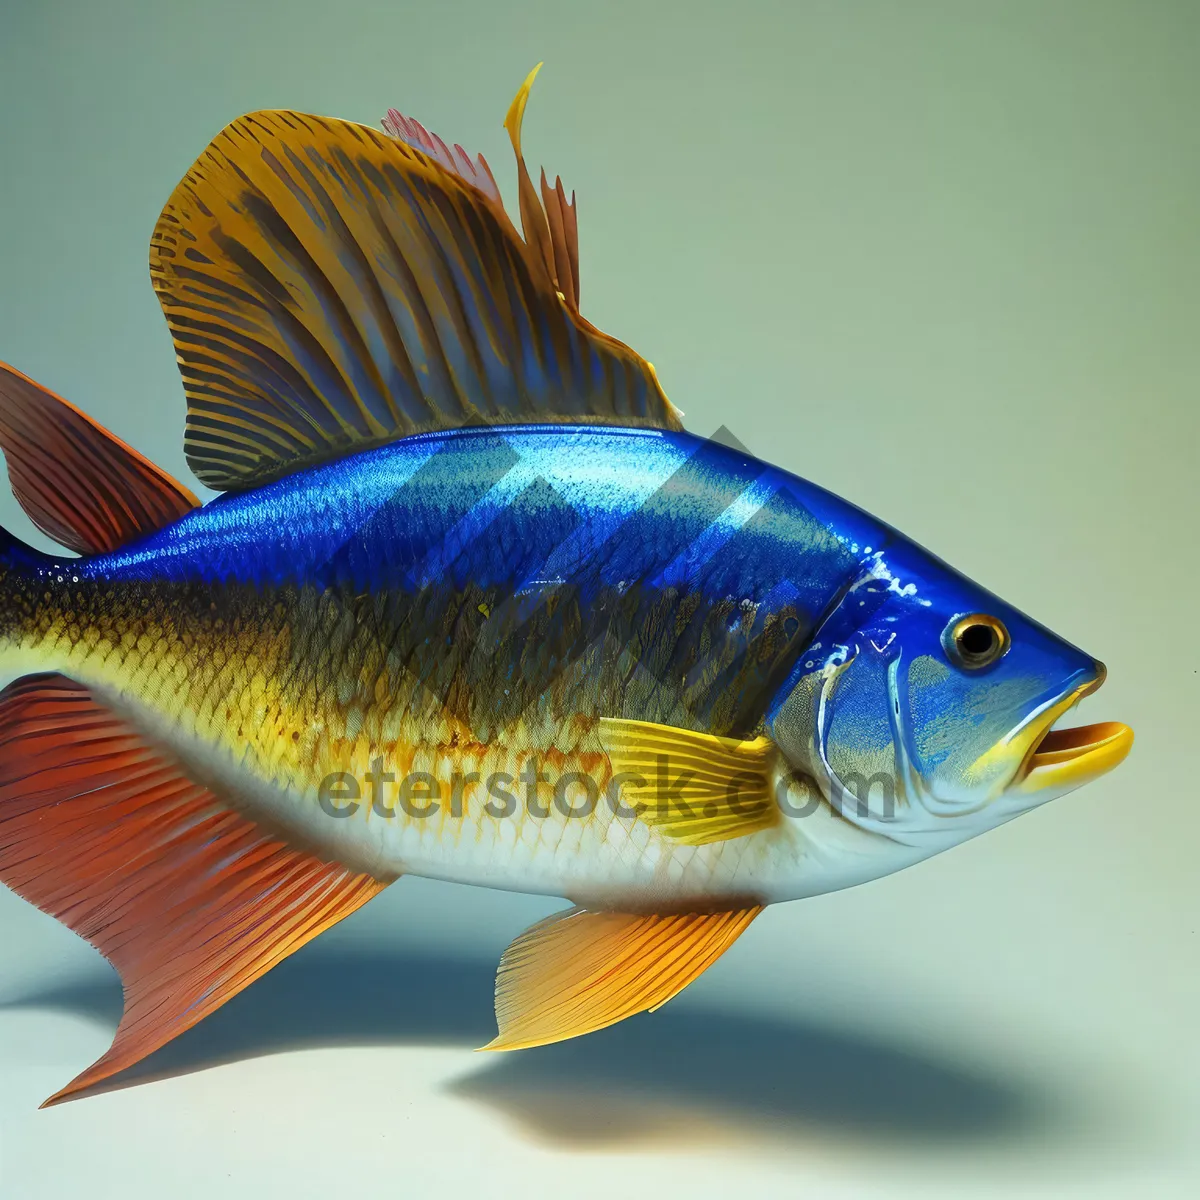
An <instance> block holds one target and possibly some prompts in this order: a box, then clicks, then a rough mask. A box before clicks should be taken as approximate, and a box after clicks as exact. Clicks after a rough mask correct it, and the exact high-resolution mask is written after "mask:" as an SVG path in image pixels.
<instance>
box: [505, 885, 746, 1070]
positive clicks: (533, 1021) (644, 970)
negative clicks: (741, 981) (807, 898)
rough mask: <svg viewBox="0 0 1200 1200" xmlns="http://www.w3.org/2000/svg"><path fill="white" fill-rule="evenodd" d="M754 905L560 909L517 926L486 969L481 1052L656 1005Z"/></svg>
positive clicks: (537, 1041) (708, 961) (524, 1044)
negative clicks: (489, 1022)
mask: <svg viewBox="0 0 1200 1200" xmlns="http://www.w3.org/2000/svg"><path fill="white" fill-rule="evenodd" d="M761 911H762V908H761V906H757V905H755V906H751V907H748V908H740V909H737V910H736V911H730V912H712V913H674V914H669V915H639V914H635V913H620V912H588V911H586V910H585V909H582V908H574V909H570V910H568V911H567V912H565V913H558V914H556V915H555V916H553V917H550V918H548V919H547V920H545V921H542V922H541V923H540V924H538V925H534V926H533V928H531V929H527V930H526V931H525V932H524V933H523V934H521V936H520V937H519V938H517V940H516V941H515V942H513V944H512V945H511V946H509V948H508V949H507V950H506V951H505V952H504V957H503V958H502V959H501V960H500V970H499V972H498V973H497V975H496V1024H497V1026H498V1028H499V1034H498V1036H497V1037H496V1038H495V1039H494V1040H493V1041H492V1042H490V1043H489V1044H488V1045H487V1046H484V1047H483V1049H485V1050H523V1049H526V1048H528V1047H530V1046H542V1045H546V1044H547V1043H549V1042H561V1041H564V1040H566V1039H567V1038H572V1037H578V1036H579V1035H580V1034H583V1033H591V1032H593V1031H594V1030H597V1029H603V1028H604V1027H605V1026H607V1025H615V1024H616V1023H617V1022H618V1021H623V1020H624V1019H625V1018H626V1017H631V1016H633V1015H634V1014H635V1013H640V1012H646V1011H647V1010H653V1009H656V1008H659V1007H660V1006H661V1005H663V1004H665V1003H666V1002H667V1001H668V1000H670V999H671V997H672V996H676V995H678V994H679V993H680V992H681V991H683V989H684V988H685V987H687V985H688V984H689V983H691V982H692V980H693V979H695V978H696V977H697V976H699V975H701V974H702V973H703V972H704V971H705V970H706V969H707V968H708V967H710V966H712V964H713V963H714V962H716V961H717V959H718V958H720V957H721V955H722V954H723V953H724V952H725V951H726V950H728V949H729V947H730V946H731V945H733V943H734V942H735V941H736V940H737V938H738V935H739V934H741V932H742V931H743V930H744V929H745V928H746V926H747V925H749V924H750V922H751V921H753V920H754V918H755V917H756V916H758V914H759V913H760V912H761Z"/></svg>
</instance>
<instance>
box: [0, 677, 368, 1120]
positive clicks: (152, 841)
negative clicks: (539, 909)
mask: <svg viewBox="0 0 1200 1200" xmlns="http://www.w3.org/2000/svg"><path fill="white" fill-rule="evenodd" d="M0 881H2V882H3V883H5V884H7V885H8V886H9V887H10V888H12V889H13V890H14V891H15V892H17V893H18V894H19V895H21V896H23V897H24V898H25V899H27V900H29V901H31V902H32V903H33V904H36V905H37V906H38V907H39V908H41V909H42V910H43V911H45V912H48V913H50V914H52V915H53V916H55V917H57V918H58V919H59V920H60V921H62V922H63V923H64V924H65V925H67V926H69V927H70V928H71V929H73V930H74V931H75V932H76V933H78V934H80V935H81V936H82V937H85V938H86V939H87V940H88V941H89V942H91V943H92V945H94V946H96V947H97V948H98V949H99V950H100V951H101V953H103V954H104V955H105V957H107V958H108V959H109V961H110V962H111V963H112V964H113V966H114V967H116V969H117V970H118V971H119V972H120V975H121V980H122V983H123V985H124V989H125V1013H124V1016H123V1018H122V1020H121V1024H120V1026H119V1028H118V1029H117V1033H116V1038H115V1040H114V1041H113V1045H112V1048H111V1049H110V1050H109V1051H108V1053H107V1054H105V1055H104V1057H103V1058H101V1059H100V1061H99V1062H97V1063H96V1064H95V1065H94V1066H92V1067H90V1068H89V1069H88V1070H86V1071H84V1072H83V1074H81V1075H80V1076H79V1077H78V1078H77V1079H75V1080H74V1081H73V1082H72V1083H69V1084H68V1085H67V1086H66V1087H65V1088H63V1089H62V1090H61V1091H60V1092H58V1093H56V1094H55V1095H54V1096H52V1097H51V1098H50V1099H49V1100H47V1101H46V1103H47V1104H55V1103H58V1102H59V1101H62V1100H66V1099H69V1098H71V1097H73V1096H76V1095H78V1094H80V1093H82V1092H84V1091H85V1090H87V1089H89V1088H92V1087H94V1086H95V1085H96V1084H98V1083H100V1082H101V1081H102V1080H105V1079H107V1078H108V1077H109V1076H111V1075H115V1074H116V1073H117V1072H118V1071H121V1070H124V1069H125V1068H126V1067H130V1066H132V1065H133V1064H134V1063H136V1062H138V1061H139V1060H140V1059H142V1058H144V1057H145V1056H146V1055H148V1054H150V1053H151V1052H152V1051H153V1050H156V1049H158V1048H159V1047H160V1046H162V1045H163V1044H164V1043H166V1042H168V1041H170V1040H171V1039H172V1038H174V1037H176V1036H177V1035H179V1034H180V1033H182V1032H183V1031H184V1030H185V1029H188V1028H190V1027H191V1026H192V1025H195V1024H196V1023H197V1022H198V1021H200V1020H201V1019H202V1018H203V1017H205V1016H207V1015H208V1014H209V1013H211V1012H212V1011H213V1010H215V1009H217V1008H219V1007H220V1006H221V1005H222V1004H224V1003H225V1001H226V1000H228V999H230V997H232V996H234V995H236V994H237V993H238V992H240V991H241V990H242V989H243V988H245V987H246V986H247V985H249V984H250V983H252V982H253V981H254V980H255V979H257V978H258V977H259V976H260V975H262V974H264V973H265V972H267V971H269V970H270V969H271V968H272V967H273V966H275V965H276V964H277V963H279V962H280V961H282V960H283V959H284V958H286V957H287V955H289V954H291V953H292V952H293V951H294V950H297V949H299V948H300V947H301V946H303V945H304V944H305V943H306V942H308V941H310V940H311V939H312V938H314V937H316V936H317V934H319V933H321V932H322V931H323V930H325V929H328V928H329V927H330V926H331V925H334V924H336V923H337V922H338V921H340V920H341V919H342V918H343V917H346V916H349V915H350V913H352V912H354V911H355V910H356V909H357V908H359V907H361V906H362V905H363V904H365V903H366V902H367V901H368V900H370V899H371V898H372V897H373V896H374V895H376V894H377V893H378V892H380V891H381V890H382V889H383V888H384V887H386V886H387V884H388V883H389V882H391V881H390V880H385V879H374V878H371V877H370V876H368V875H364V874H361V873H358V872H355V871H352V870H351V869H349V868H348V867H346V866H343V865H341V864H339V863H334V862H327V861H322V860H321V859H320V858H318V857H317V856H316V855H314V854H311V853H309V852H307V851H302V850H297V849H294V848H292V847H290V846H288V845H287V844H285V843H284V842H283V841H281V840H279V838H277V837H275V836H273V835H272V834H271V833H269V832H267V831H265V830H263V829H261V828H259V827H258V826H256V825H255V824H254V823H253V822H252V821H250V820H249V819H247V818H246V817H244V816H242V815H241V814H240V813H238V812H237V811H236V810H234V809H233V808H232V807H231V806H230V805H228V804H226V803H224V802H223V801H221V800H220V799H218V798H217V797H216V796H214V795H213V794H212V793H211V792H209V791H207V790H206V789H205V788H203V787H201V786H199V785H198V784H195V783H193V782H192V781H191V780H189V779H188V778H186V776H185V775H184V774H183V773H182V771H181V769H180V767H179V766H178V765H177V764H176V763H174V762H173V761H171V760H170V759H169V758H168V757H167V756H166V755H165V754H163V753H162V752H161V751H159V750H157V749H155V748H154V747H152V746H151V745H149V744H148V743H147V742H146V741H145V740H144V739H143V738H142V737H141V736H140V735H139V734H138V733H137V732H136V731H135V730H133V729H132V728H130V727H129V726H128V725H127V724H125V723H124V722H123V721H122V720H121V719H120V718H119V717H117V716H115V715H114V714H113V713H111V712H110V711H108V710H107V709H106V708H104V707H102V706H101V705H100V704H98V703H97V702H96V701H95V700H94V699H93V698H92V696H91V695H90V693H89V692H88V691H87V690H86V689H85V688H83V687H81V686H80V685H78V684H76V683H72V682H70V681H69V680H66V679H64V678H63V677H61V676H58V675H40V676H30V677H29V678H27V679H23V680H20V681H19V682H17V683H15V684H13V685H12V686H10V687H9V688H7V689H6V690H5V691H4V692H2V693H0Z"/></svg>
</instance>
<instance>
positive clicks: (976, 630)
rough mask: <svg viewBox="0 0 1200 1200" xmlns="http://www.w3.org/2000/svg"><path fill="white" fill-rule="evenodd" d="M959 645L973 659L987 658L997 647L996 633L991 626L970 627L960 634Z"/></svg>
mask: <svg viewBox="0 0 1200 1200" xmlns="http://www.w3.org/2000/svg"><path fill="white" fill-rule="evenodd" d="M959 645H960V646H961V647H962V651H963V653H964V654H965V655H968V656H969V657H971V658H986V657H987V656H988V655H989V654H991V653H992V650H993V649H994V647H995V645H996V631H995V630H994V629H993V628H992V627H991V626H990V625H968V626H967V627H966V629H964V630H963V631H962V633H961V634H959Z"/></svg>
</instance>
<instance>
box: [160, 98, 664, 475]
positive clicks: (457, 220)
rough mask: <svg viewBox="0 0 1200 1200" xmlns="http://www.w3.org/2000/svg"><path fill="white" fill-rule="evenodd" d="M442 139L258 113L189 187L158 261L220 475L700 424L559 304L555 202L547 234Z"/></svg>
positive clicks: (179, 191) (192, 412) (205, 468)
mask: <svg viewBox="0 0 1200 1200" xmlns="http://www.w3.org/2000/svg"><path fill="white" fill-rule="evenodd" d="M523 91H526V92H527V87H526V88H525V89H523ZM521 107H522V108H523V103H522V105H521ZM510 115H511V114H510ZM401 128H402V129H403V127H401ZM409 135H411V136H409ZM413 142H415V143H417V144H415V145H414V144H412V143H413ZM426 142H427V143H428V145H429V146H432V147H433V151H434V152H436V153H431V152H429V151H428V150H427V149H426V148H422V147H423V146H424V145H425V143H426ZM515 144H518V145H519V142H517V143H515ZM439 145H440V147H442V148H444V147H445V143H441V142H440V139H439V141H438V142H434V141H433V140H432V135H429V134H427V133H422V132H420V131H417V130H416V129H409V130H407V131H406V136H404V137H403V138H397V137H393V136H389V135H387V134H385V133H379V132H376V131H375V130H372V129H369V128H367V127H365V126H361V125H354V124H351V123H349V122H345V121H337V120H332V119H330V118H325V117H313V116H305V115H302V114H299V113H294V112H259V113H251V114H249V115H248V116H244V117H241V118H239V119H238V120H236V121H234V122H233V123H232V124H231V125H229V126H228V127H226V129H225V130H223V131H222V132H221V133H220V134H218V136H217V137H216V139H215V140H214V141H213V142H212V144H211V145H210V146H209V148H208V149H207V150H206V151H205V152H204V154H202V155H201V157H200V158H199V159H198V160H197V162H196V164H195V166H193V168H192V169H191V170H190V171H189V172H188V174H187V176H186V177H185V178H184V180H183V182H182V183H181V184H180V185H179V187H177V188H176V189H175V192H174V194H173V195H172V197H171V199H170V201H169V202H168V204H167V206H166V208H165V209H164V210H163V214H162V216H161V217H160V219H159V222H158V226H157V228H156V230H155V234H154V239H153V242H152V245H151V254H150V270H151V275H152V278H153V281H154V286H155V290H156V291H157V293H158V296H159V299H160V301H161V302H162V305H163V309H164V312H165V313H166V316H167V321H168V323H169V325H170V327H171V332H172V334H173V336H174V339H175V350H176V356H177V358H178V360H179V364H180V370H181V371H182V374H183V379H184V385H185V388H186V391H187V396H188V420H187V434H186V441H185V445H186V449H187V454H188V461H189V462H190V464H191V466H192V468H193V470H194V471H195V472H196V474H197V475H198V476H199V477H200V479H202V480H203V481H204V482H205V483H206V484H208V485H209V486H210V487H215V488H245V487H250V486H254V485H256V484H259V483H262V482H265V481H267V480H269V479H273V478H277V477H278V476H280V475H284V474H287V473H288V472H290V471H293V470H296V469H297V468H299V467H302V466H306V465H310V464H313V463H316V462H320V461H323V460H327V459H330V458H336V457H339V456H342V455H345V454H349V453H353V452H355V451H358V450H363V449H366V448H368V447H370V446H375V445H380V444H382V443H384V442H388V441H392V440H394V439H396V438H398V437H403V436H406V435H408V434H413V433H419V432H424V431H428V430H434V429H447V428H457V427H460V426H464V425H468V424H473V423H479V422H486V423H504V424H508V423H522V422H575V423H589V422H596V423H610V424H619V425H633V426H652V427H660V428H670V429H677V428H680V423H679V418H678V414H677V413H676V411H675V409H674V408H673V407H672V406H671V404H670V402H669V401H668V400H667V398H666V396H665V395H664V394H663V392H662V389H661V388H660V387H659V385H658V381H657V379H656V377H655V374H654V369H653V367H652V366H651V365H650V364H649V363H648V362H646V361H645V360H644V359H643V358H641V357H640V356H639V355H637V354H635V353H634V352H633V351H632V350H630V349H629V347H627V346H625V345H623V344H622V343H621V342H618V341H616V340H615V339H614V338H610V337H608V336H607V335H605V334H602V333H600V332H599V331H598V330H596V329H595V328H594V327H593V326H592V325H590V324H589V323H588V322H587V321H585V320H583V319H582V318H581V317H579V316H578V314H577V313H576V312H575V311H574V310H573V297H574V290H573V285H572V287H571V289H570V294H571V296H572V301H571V302H568V301H567V300H566V299H565V296H566V293H565V292H564V294H563V295H560V294H559V293H560V291H561V290H562V289H560V288H559V286H558V282H557V279H558V277H557V273H554V274H552V273H551V272H550V270H549V269H548V267H547V263H549V262H555V261H556V260H555V257H554V256H555V250H554V243H553V241H551V240H550V233H549V225H548V224H547V221H546V217H545V214H544V213H543V212H542V210H541V208H540V206H538V209H537V212H538V215H539V216H540V217H541V222H542V224H541V226H538V225H537V222H536V220H534V218H533V216H532V214H531V216H530V223H531V224H532V226H533V227H534V228H535V229H543V228H544V229H545V231H546V242H545V244H541V243H539V244H538V245H529V244H527V243H525V242H523V241H522V240H521V239H520V238H519V237H518V236H517V235H516V233H515V231H514V229H513V227H512V223H511V222H510V221H509V220H508V218H507V216H506V215H505V214H504V210H503V208H502V206H501V205H500V204H499V203H498V201H497V200H496V199H494V198H493V197H492V196H491V195H489V193H488V191H487V189H486V188H481V187H480V186H478V183H469V182H467V181H466V179H465V178H464V177H463V174H462V170H461V168H462V163H461V162H458V161H457V154H452V153H451V152H450V151H449V150H448V149H447V150H446V155H447V156H449V157H450V158H451V159H452V160H453V161H454V162H455V164H456V165H455V167H454V169H453V170H451V169H450V168H449V167H448V166H447V165H445V163H444V162H443V161H440V160H441V159H442V157H443V156H442V154H441V149H440V148H439ZM462 159H463V160H464V161H467V162H469V159H468V158H467V156H466V154H465V152H464V153H463V154H462ZM489 178H490V175H489ZM524 178H525V179H526V181H527V182H528V173H527V172H525V173H524ZM531 190H532V184H531V183H530V184H529V188H528V189H526V188H524V187H523V188H522V196H523V199H522V214H523V216H524V214H525V210H526V207H527V199H526V198H525V197H526V192H527V191H531ZM533 201H534V203H535V204H536V197H533ZM564 205H565V199H564ZM559 216H560V217H561V216H562V214H561V213H560V214H559ZM564 224H565V220H564ZM571 224H572V226H573V211H572V213H571ZM528 227H529V225H527V228H528ZM564 238H565V234H564ZM562 244H563V248H564V252H566V253H567V257H568V258H569V251H567V250H566V248H567V245H568V243H567V242H566V241H565V240H564V241H563V243H562Z"/></svg>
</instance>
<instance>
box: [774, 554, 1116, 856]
mask: <svg viewBox="0 0 1200 1200" xmlns="http://www.w3.org/2000/svg"><path fill="white" fill-rule="evenodd" d="M1104 678H1105V668H1104V665H1103V664H1102V663H1100V662H1099V661H1097V660H1096V659H1095V658H1093V657H1091V656H1090V655H1088V654H1086V653H1084V652H1083V651H1082V650H1080V649H1078V648H1077V647H1075V646H1073V645H1071V644H1070V643H1069V642H1067V641H1065V640H1063V639H1062V638H1060V637H1058V636H1056V635H1055V634H1054V633H1052V632H1051V631H1050V630H1048V629H1047V628H1045V627H1044V626H1042V625H1040V624H1038V623H1037V622H1036V621H1034V620H1032V619H1031V618H1029V617H1027V616H1025V615H1024V614H1022V613H1020V612H1018V611H1017V610H1016V609H1015V608H1013V607H1012V606H1011V605H1008V604H1006V603H1005V602H1004V601H1002V600H1001V599H1000V598H999V597H997V596H995V595H993V594H992V593H990V592H988V591H986V590H985V589H983V588H981V587H979V586H978V585H977V584H974V583H973V582H971V581H970V580H969V579H967V578H966V577H965V576H963V575H961V574H959V573H958V572H956V571H954V570H953V569H952V568H951V567H949V566H948V565H947V564H945V563H943V562H941V561H940V560H939V559H936V558H934V557H933V556H932V555H930V554H928V553H927V552H925V551H923V550H921V549H920V548H919V547H917V546H915V545H914V544H912V543H909V542H905V541H903V540H900V539H897V542H895V543H892V544H891V545H889V548H888V550H887V552H886V554H885V553H883V552H878V553H876V554H874V555H872V556H870V558H869V559H868V560H867V561H866V562H865V563H864V564H863V569H862V571H861V573H860V575H859V577H858V578H857V579H856V581H854V582H852V583H851V584H850V586H849V587H848V589H847V590H846V592H845V594H844V595H843V596H842V597H841V599H840V601H839V603H838V604H837V606H836V608H835V609H834V611H833V612H832V613H831V614H830V615H829V617H828V618H827V619H826V620H825V621H824V622H823V623H822V625H821V627H820V628H819V629H818V630H817V633H816V635H815V636H814V639H813V641H812V642H811V643H810V645H809V646H808V648H807V650H806V652H805V653H804V654H803V655H802V656H801V661H800V662H799V663H798V665H797V668H796V670H795V671H794V672H793V675H792V678H791V679H790V680H789V682H788V684H787V685H786V687H785V688H784V689H783V691H782V692H781V694H780V696H779V697H778V698H777V701H776V706H775V709H774V711H773V713H772V714H771V716H770V718H769V728H770V731H771V734H772V736H773V738H774V739H775V741H776V743H777V744H778V745H779V746H780V748H781V749H782V750H783V752H784V755H785V757H786V758H787V759H788V761H789V763H790V764H791V765H792V766H793V767H794V768H795V769H796V770H797V771H798V772H803V773H804V774H805V775H806V776H808V777H809V778H811V779H814V780H816V781H817V783H818V784H819V785H820V787H821V790H822V791H823V792H824V794H825V798H826V799H827V800H828V801H829V802H830V804H831V805H835V806H836V808H837V811H838V812H839V813H840V815H841V816H842V817H844V818H846V819H847V820H850V821H852V822H854V823H855V824H857V825H859V826H860V827H862V828H865V829H870V830H873V831H875V832H879V833H882V834H886V835H887V836H888V837H890V838H891V839H893V840H894V841H897V842H901V843H904V844H907V845H910V846H919V847H922V848H923V849H924V851H925V852H928V853H934V852H936V851H937V850H940V849H943V848H945V847H946V846H949V845H953V844H956V843H958V842H960V841H965V840H966V839H968V838H970V837H974V836H976V835H977V834H979V833H982V832H984V831H985V830H987V829H990V828H993V827H995V826H997V825H1000V824H1002V823H1003V822H1005V821H1007V820H1010V819H1011V818H1013V817H1015V816H1018V815H1020V814H1021V813H1023V812H1027V811H1029V810H1030V809H1032V808H1035V807H1037V806H1038V805H1040V804H1043V803H1045V802H1046V801H1047V800H1050V799H1053V798H1055V797H1057V796H1062V795H1064V794H1066V793H1067V792H1070V791H1072V790H1074V789H1075V788H1077V787H1080V786H1081V785H1083V784H1085V783H1088V782H1089V781H1091V780H1093V779H1096V778H1098V777H1099V776H1101V775H1103V774H1105V773H1106V772H1108V771H1110V770H1112V769H1113V768H1114V767H1115V766H1117V765H1118V764H1119V763H1120V762H1121V761H1122V760H1123V759H1124V758H1125V756H1126V755H1127V754H1128V753H1129V750H1130V748H1131V746H1132V743H1133V732H1132V730H1130V729H1129V728H1128V727H1127V726H1125V725H1122V724H1119V723H1117V722H1112V721H1106V722H1101V723H1099V724H1094V725H1086V726H1080V727H1077V728H1064V727H1063V726H1062V724H1061V722H1062V721H1063V718H1064V717H1065V716H1066V714H1067V713H1068V712H1069V710H1071V709H1072V708H1073V707H1074V706H1075V705H1076V704H1077V703H1078V702H1079V701H1080V700H1082V699H1083V698H1084V697H1085V696H1087V695H1089V694H1090V693H1092V692H1094V691H1095V690H1096V689H1097V688H1098V687H1099V686H1100V685H1101V684H1102V683H1103V681H1104Z"/></svg>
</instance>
